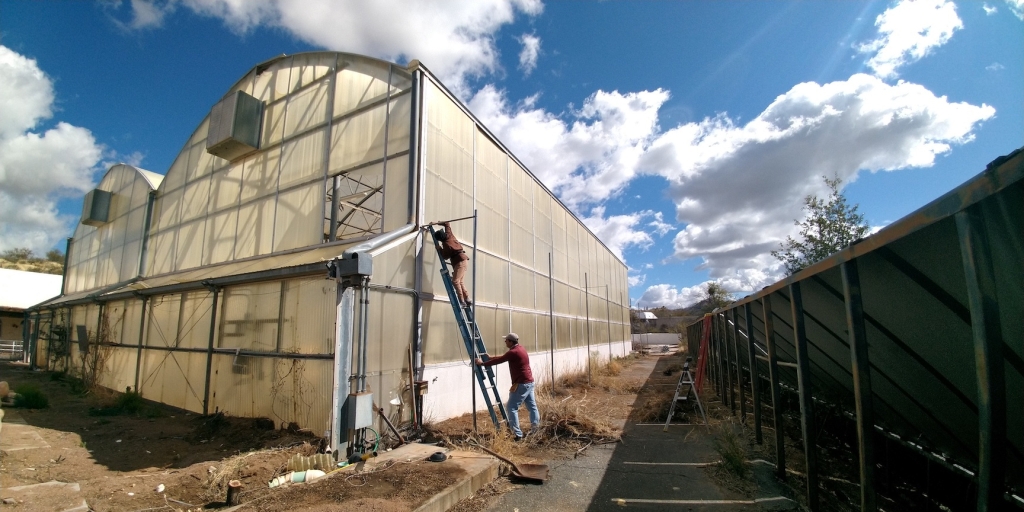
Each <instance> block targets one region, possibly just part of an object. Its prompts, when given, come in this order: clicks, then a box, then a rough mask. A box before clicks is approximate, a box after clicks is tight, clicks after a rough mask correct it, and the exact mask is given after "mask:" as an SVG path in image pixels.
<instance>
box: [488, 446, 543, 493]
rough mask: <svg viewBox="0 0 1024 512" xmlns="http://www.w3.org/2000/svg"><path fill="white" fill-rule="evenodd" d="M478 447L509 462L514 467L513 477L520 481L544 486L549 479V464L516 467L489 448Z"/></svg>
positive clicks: (513, 463)
mask: <svg viewBox="0 0 1024 512" xmlns="http://www.w3.org/2000/svg"><path fill="white" fill-rule="evenodd" d="M477 446H478V447H479V448H480V449H481V450H483V451H485V452H487V453H489V454H491V455H494V456H495V457H497V458H499V459H501V460H502V461H504V462H507V463H508V465H510V466H512V476H514V477H516V478H518V479H520V480H526V481H527V482H533V483H537V484H542V483H544V481H545V480H547V479H548V466H547V464H519V465H516V463H515V462H512V461H510V460H508V459H506V458H505V457H502V456H501V455H498V454H497V453H494V452H492V451H490V450H488V449H487V448H484V447H483V446H480V445H477Z"/></svg>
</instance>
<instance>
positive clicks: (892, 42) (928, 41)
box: [857, 0, 964, 78]
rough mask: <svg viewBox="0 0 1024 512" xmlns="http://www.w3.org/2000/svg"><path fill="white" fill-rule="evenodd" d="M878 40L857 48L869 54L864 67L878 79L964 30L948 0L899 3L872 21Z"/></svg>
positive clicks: (917, 58) (888, 75) (919, 0)
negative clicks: (955, 32)
mask: <svg viewBox="0 0 1024 512" xmlns="http://www.w3.org/2000/svg"><path fill="white" fill-rule="evenodd" d="M875 26H876V27H878V37H877V38H876V39H874V40H873V41H869V42H867V43H864V44H861V45H859V46H858V47H857V49H858V50H859V51H861V52H862V53H867V54H871V55H872V57H871V58H870V59H869V60H868V62H867V65H868V67H870V68H871V69H872V70H874V72H875V74H876V75H878V76H879V77H881V78H891V77H894V76H896V75H897V73H896V70H897V69H898V68H900V67H901V66H903V65H905V64H909V63H912V62H916V61H918V60H920V59H922V58H924V57H925V56H926V55H928V53H929V52H931V51H932V49H933V48H936V47H938V46H942V45H944V44H946V42H948V41H949V39H950V38H951V37H953V32H954V31H956V30H958V29H961V28H963V26H964V25H963V22H961V21H960V17H959V16H957V14H956V5H955V4H954V3H953V2H951V1H949V0H901V1H899V2H897V3H896V5H895V6H893V7H891V8H889V9H888V10H886V11H885V12H883V13H882V14H879V15H878V18H876V19H875Z"/></svg>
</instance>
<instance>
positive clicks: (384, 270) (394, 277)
mask: <svg viewBox="0 0 1024 512" xmlns="http://www.w3.org/2000/svg"><path fill="white" fill-rule="evenodd" d="M415 269H416V239H415V238H413V239H410V240H409V241H408V242H406V243H404V244H401V245H399V246H397V247H393V248H391V249H388V250H387V251H384V252H383V253H380V254H375V255H374V256H373V282H374V283H375V284H379V285H382V286H394V287H398V288H406V289H412V288H413V287H414V286H415V284H416V275H415Z"/></svg>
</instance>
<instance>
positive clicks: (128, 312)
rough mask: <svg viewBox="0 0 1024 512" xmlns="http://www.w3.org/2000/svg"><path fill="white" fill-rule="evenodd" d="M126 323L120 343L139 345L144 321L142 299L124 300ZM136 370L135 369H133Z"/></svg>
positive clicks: (123, 326) (122, 329)
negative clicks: (140, 331) (140, 330)
mask: <svg viewBox="0 0 1024 512" xmlns="http://www.w3.org/2000/svg"><path fill="white" fill-rule="evenodd" d="M124 304H125V305H124V315H123V316H122V318H123V319H124V323H123V325H122V327H121V338H120V339H119V340H118V343H121V344H124V345H138V344H139V342H140V341H141V340H140V339H139V327H140V326H141V322H142V300H141V299H133V300H126V301H125V302H124ZM132 371H133V372H134V370H132Z"/></svg>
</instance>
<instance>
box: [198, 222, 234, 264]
mask: <svg viewBox="0 0 1024 512" xmlns="http://www.w3.org/2000/svg"><path fill="white" fill-rule="evenodd" d="M237 227H238V210H234V209H232V210H227V211H223V212H220V213H217V214H214V215H212V216H210V218H209V220H208V221H207V222H206V241H205V242H204V244H203V247H204V250H203V265H210V264H213V263H220V262H222V261H229V260H231V259H233V258H234V253H235V235H236V233H235V230H236V228H237Z"/></svg>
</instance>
